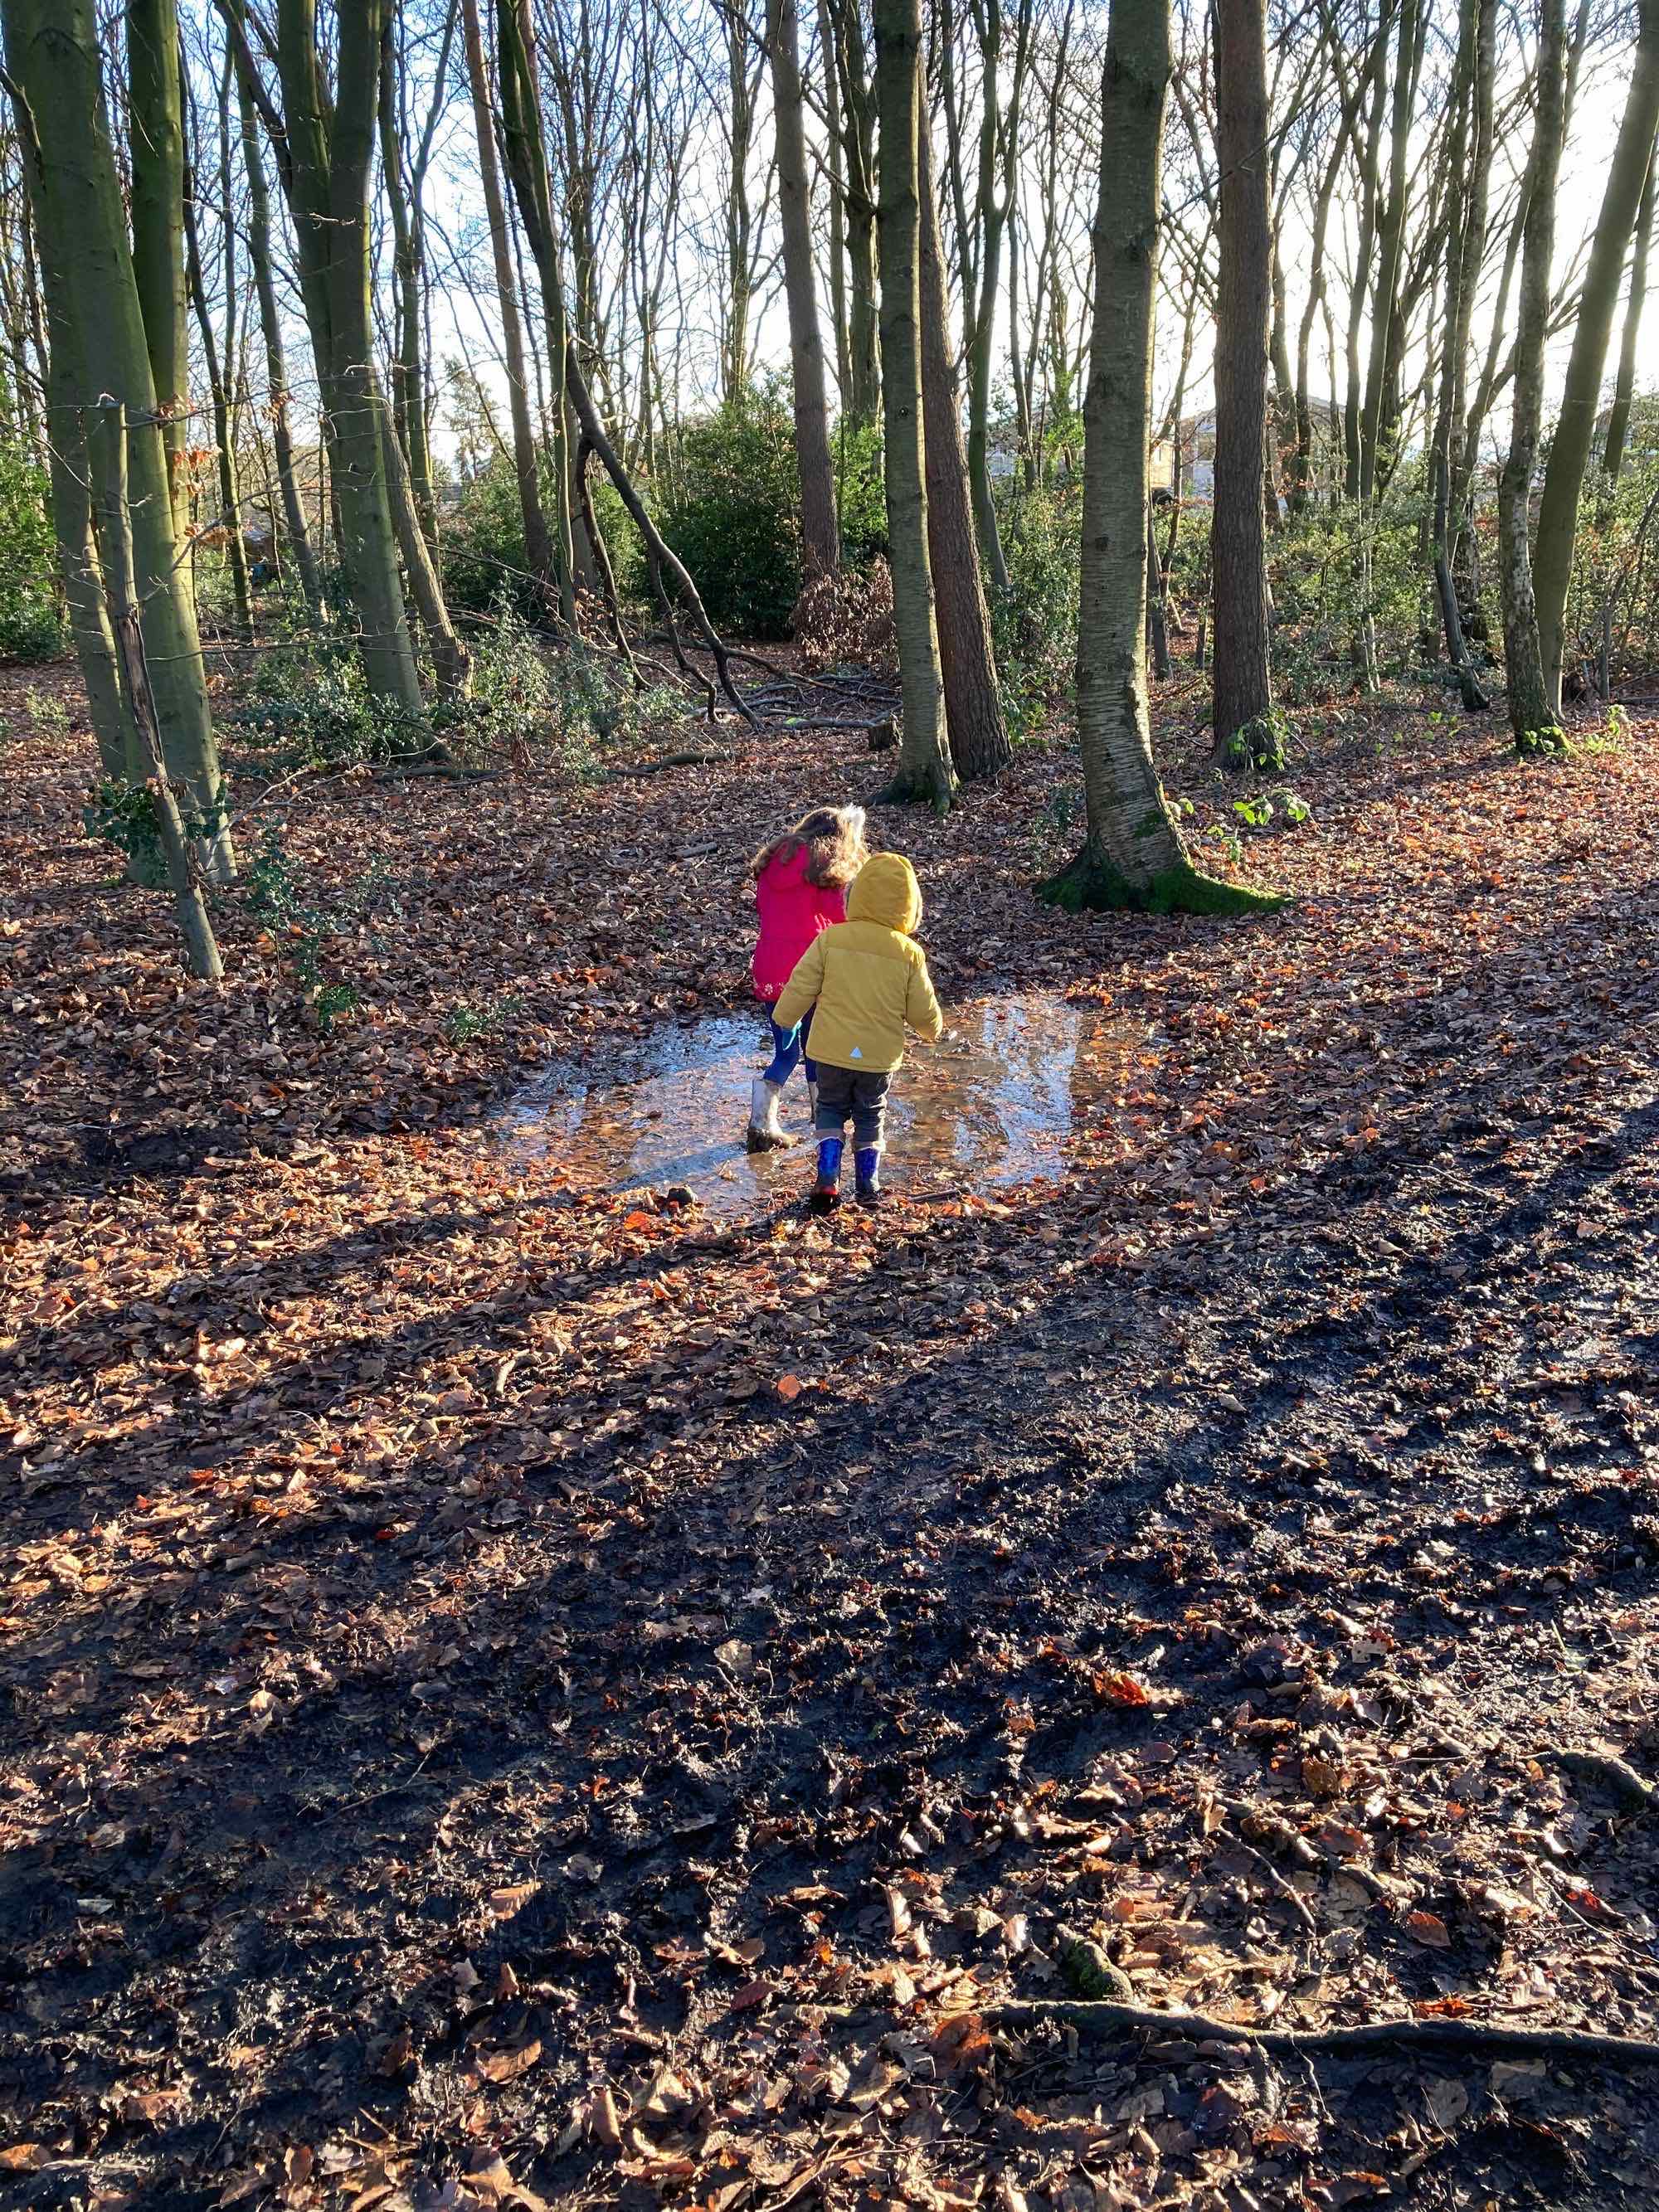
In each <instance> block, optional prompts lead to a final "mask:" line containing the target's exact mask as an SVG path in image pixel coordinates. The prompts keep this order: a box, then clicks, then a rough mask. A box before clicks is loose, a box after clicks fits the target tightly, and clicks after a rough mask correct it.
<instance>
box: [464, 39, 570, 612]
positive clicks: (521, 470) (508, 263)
mask: <svg viewBox="0 0 1659 2212" xmlns="http://www.w3.org/2000/svg"><path fill="white" fill-rule="evenodd" d="M461 9H462V26H463V30H464V33H465V45H466V70H467V81H468V82H469V84H470V85H471V91H472V125H473V131H474V133H475V135H476V136H477V142H478V173H479V175H480V177H481V178H482V179H483V196H484V212H485V214H486V216H488V218H489V248H490V252H491V254H492V255H493V257H494V259H495V300H496V305H497V307H498V308H499V310H500V313H501V356H502V359H503V361H504V362H505V363H506V367H507V406H508V409H509V411H510V414H511V417H512V422H513V476H514V477H515V479H516V481H517V483H518V487H519V511H520V514H521V515H522V516H523V518H524V544H525V558H526V562H528V564H529V567H530V568H531V570H532V574H535V575H536V576H537V577H538V578H539V579H540V580H541V582H542V584H543V586H544V587H545V586H552V588H554V589H555V590H556V588H557V586H556V581H555V576H554V567H553V542H552V539H551V538H550V536H549V534H548V528H547V516H546V514H545V513H544V510H543V507H542V491H541V483H540V481H539V479H538V474H537V464H536V438H535V433H534V431H533V430H532V428H531V422H530V386H529V382H528V380H527V379H526V375H525V367H524V337H523V334H522V332H521V331H520V325H519V287H518V283H517V280H516V278H515V277H514V275H513V243H512V238H511V234H510V233H509V231H508V228H507V207H506V204H505V203H504V201H503V200H502V197H501V171H500V169H499V167H497V165H496V161H495V125H494V123H493V121H492V119H491V114H490V104H489V76H488V73H487V71H486V70H485V66H484V52H483V38H482V36H481V35H480V33H479V27H478V0H461Z"/></svg>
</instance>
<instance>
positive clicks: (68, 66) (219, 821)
mask: <svg viewBox="0 0 1659 2212" xmlns="http://www.w3.org/2000/svg"><path fill="white" fill-rule="evenodd" d="M0 26H3V28H4V32H5V46H6V59H7V64H8V66H9V70H10V73H11V75H12V76H13V77H14V78H15V80H16V82H17V83H18V86H19V88H20V89H21V93H22V94H23V97H24V99H25V100H26V101H27V106H28V110H29V115H30V118H31V121H32V125H33V132H34V133H35V134H38V135H37V137H36V139H35V143H33V144H32V145H30V146H28V147H27V149H26V153H25V158H26V159H27V161H29V163H30V168H31V175H30V191H31V193H32V195H33V202H34V205H35V207H36V209H37V210H38V212H39V216H40V224H39V228H40V240H41V246H42V252H43V256H44V259H43V267H42V275H43V277H44V279H45V282H46V288H47V291H48V295H49V297H50V301H51V307H52V319H53V327H54V329H57V328H58V327H62V328H64V329H65V330H67V331H69V332H70V334H71V337H72V367H73V374H74V376H75V379H76V395H77V397H78V398H79V400H80V402H81V404H82V405H85V404H88V396H90V398H93V399H96V398H101V397H102V396H103V395H104V394H105V393H107V394H108V395H109V397H110V398H112V400H114V401H118V402H119V403H120V404H123V405H124V406H125V408H126V409H127V410H128V412H129V415H130V416H131V418H132V428H131V435H130V437H129V440H128V467H129V471H130V481H131V507H132V550H133V562H134V572H135V589H136V592H137V603H138V605H140V606H141V607H142V609H143V623H144V632H145V642H146V647H147V650H148V653H149V660H150V665H151V667H152V670H153V671H154V683H155V714H156V722H157V727H158V730H159V733H160V743H161V746H162V749H163V753H164V757H165V759H166V763H167V774H168V776H169V777H170V778H171V779H172V780H173V781H174V782H175V783H177V784H179V785H180V786H181V787H183V788H184V790H185V793H186V794H187V798H188V801H189V810H190V815H191V821H192V823H193V824H194V825H196V826H194V827H193V829H192V832H191V834H192V836H194V837H195V839H196V841H197V845H198V848H199V850H200V853H201V858H202V864H203V866H204V869H205V870H206V871H207V872H208V873H209V875H210V878H212V880H214V881H216V882H228V880H229V879H230V878H231V877H232V876H233V875H234V872H235V855H234V849H233V848H232V845H231V842H230V835H229V832H228V829H226V828H225V826H224V817H223V811H222V804H221V801H222V791H221V781H222V779H221V776H220V771H219V757H218V752H217V750H216V746H215V744H214V738H213V725H212V721H211V720H210V715H209V712H208V699H207V684H206V682H205V679H204V674H203V670H202V651H201V644H200V641H199V639H198V638H197V632H196V610H195V607H194V605H193V604H192V602H191V594H190V586H189V580H188V576H187V574H186V572H185V567H184V565H183V563H182V562H180V559H179V545H178V541H177V539H176V538H175V537H174V533H173V506H172V501H171V497H170V486H169V480H168V472H167V451H166V447H165V446H164V444H163V441H162V437H161V426H160V423H159V422H158V420H157V417H156V409H155V383H154V380H153V379H152V377H151V374H150V366H149V346H148V341H147V333H146V328H145V324H144V319H143V312H142V310H141V307H140V305H139V299H138V286H137V280H136V278H135V276H134V274H133V266H132V255H131V246H130V245H129V243H128V238H127V226H126V210H125V207H124V205H123V204H122V197H121V187H120V180H119V177H118V172H117V169H116V166H115V155H114V149H113V147H112V143H111V139H110V131H109V115H108V110H107V107H106V103H105V99H104V87H103V77H102V54H101V51H100V46H99V40H98V24H97V18H96V14H95V11H94V5H93V0H0ZM179 222H180V223H182V208H181V210H180V216H179ZM94 387H95V388H94Z"/></svg>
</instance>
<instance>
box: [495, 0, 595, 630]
mask: <svg viewBox="0 0 1659 2212" xmlns="http://www.w3.org/2000/svg"><path fill="white" fill-rule="evenodd" d="M495 33H496V74H497V77H498V79H499V82H500V87H501V124H502V137H503V139H504V142H505V145H506V149H507V173H508V175H509V177H510V179H511V180H512V185H513V196H514V197H515V198H516V200H517V202H518V207H519V216H520V221H521V222H523V224H524V228H525V234H526V237H527V238H528V239H529V240H530V251H531V253H532V256H533V257H534V259H535V263H536V270H537V274H538V276H539V277H540V279H541V289H542V318H543V321H544V324H545V325H546V331H547V361H548V373H549V377H550V383H551V386H552V389H551V391H550V394H549V404H548V416H547V446H548V473H549V477H550V480H551V482H552V485H553V564H554V579H555V581H556V585H557V586H558V593H559V611H560V615H561V617H562V619H563V621H564V623H565V625H566V627H567V628H568V629H572V630H574V628H575V623H576V550H575V548H576V541H575V533H574V520H573V516H572V512H571V498H570V495H571V474H570V449H569V439H568V430H567V425H566V412H565V410H566V407H567V404H568V396H567V392H566V364H567V361H568V356H569V352H570V348H569V343H568V340H569V324H568V319H567V317H566V314H565V305H564V281H563V278H562V275H561V273H560V269H559V239H558V234H557V232H556V229H555V228H554V222H553V191H552V185H551V182H550V178H549V175H548V168H547V146H546V142H545V140H544V137H543V133H542V109H541V95H540V91H539V88H538V80H537V70H536V43H535V35H534V32H533V30H532V23H531V15H530V7H529V0H498V4H497V9H496V15H495Z"/></svg>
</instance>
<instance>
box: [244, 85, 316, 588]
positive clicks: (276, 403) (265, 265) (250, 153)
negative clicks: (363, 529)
mask: <svg viewBox="0 0 1659 2212" xmlns="http://www.w3.org/2000/svg"><path fill="white" fill-rule="evenodd" d="M236 62H237V66H236V88H237V94H238V96H239V98H240V103H241V127H242V166H243V167H244V168H245V169H246V172H247V193H248V258H249V260H250V261H251V262H252V264H253V285H254V289H255V291H256V292H257V294H258V300H259V329H260V334H261V336H262V337H263V338H264V349H265V404H266V406H267V408H268V409H269V410H270V438H271V443H272V445H273V446H274V447H276V482H277V485H278V488H279V489H280V491H281V493H282V504H283V528H284V529H285V531H286V532H287V534H288V544H289V552H290V553H291V554H292V555H293V556H294V565H295V568H297V569H298V571H299V574H300V589H301V592H303V593H304V594H305V602H306V609H307V612H308V613H309V615H310V617H311V619H312V621H313V623H320V622H321V621H322V619H323V586H322V579H321V577H320V576H319V574H318V573H317V556H316V554H315V552H314V551H313V549H312V544H311V532H310V529H309V526H307V521H306V510H305V501H304V498H303V496H302V495H301V489H300V481H299V477H298V476H297V474H296V473H295V465H294V436H293V433H292V431H291V430H290V429H289V420H288V401H289V391H288V362H287V359H286V356H285V355H284V353H283V325H282V319H281V317H280V316H279V315H278V314H277V312H276V282H275V278H274V276H273V275H272V270H273V266H274V264H273V263H272V260H271V252H270V191H268V189H267V188H266V185H265V170H264V155H262V153H261V152H260V149H259V137H258V130H257V128H256V126H255V122H254V114H253V100H252V94H251V93H250V92H249V90H248V87H247V79H246V76H245V74H244V72H243V70H242V66H241V57H240V52H239V53H238V54H237V57H236ZM275 519H276V518H275V517H274V516H273V517H272V520H273V521H274V520H275Z"/></svg>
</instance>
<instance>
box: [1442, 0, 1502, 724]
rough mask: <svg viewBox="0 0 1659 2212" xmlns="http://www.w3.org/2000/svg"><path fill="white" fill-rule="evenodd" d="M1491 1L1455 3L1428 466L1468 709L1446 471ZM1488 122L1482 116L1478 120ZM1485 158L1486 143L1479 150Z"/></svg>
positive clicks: (1470, 291) (1469, 295)
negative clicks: (1442, 290) (1441, 309)
mask: <svg viewBox="0 0 1659 2212" xmlns="http://www.w3.org/2000/svg"><path fill="white" fill-rule="evenodd" d="M1495 15H1496V7H1495V0H1460V3H1459V8H1458V27H1457V58H1456V63H1455V68H1454V70H1453V76H1452V88H1451V118H1450V126H1449V127H1450V131H1451V142H1450V146H1449V152H1448V156H1447V162H1446V215H1445V224H1446V308H1445V319H1444V326H1443V331H1442V341H1441V366H1440V395H1439V399H1438V402H1437V406H1436V410H1435V425H1434V439H1433V446H1432V452H1431V465H1432V471H1433V485H1434V509H1433V516H1432V523H1433V532H1434V580H1435V588H1436V590H1437V592H1438V594H1439V599H1440V619H1441V623H1442V625H1443V629H1444V630H1445V636H1446V657H1447V659H1449V661H1450V663H1451V665H1452V666H1453V668H1454V669H1455V671H1456V674H1457V682H1458V689H1459V691H1460V693H1461V694H1462V701H1463V704H1464V706H1465V707H1466V708H1468V709H1469V710H1470V711H1471V712H1474V711H1478V710H1480V709H1481V708H1486V707H1490V706H1491V704H1492V702H1491V700H1490V699H1488V698H1487V696H1486V693H1485V691H1483V690H1482V689H1481V688H1480V682H1479V679H1478V678H1476V676H1475V672H1474V665H1473V663H1472V662H1471V661H1470V659H1469V653H1468V646H1467V645H1466V644H1465V642H1464V638H1463V621H1462V612H1461V611H1460V609H1459V607H1458V604H1457V586H1456V584H1455V581H1454V580H1453V576H1452V561H1451V556H1452V531H1453V522H1452V509H1451V468H1452V456H1451V447H1452V437H1453V434H1454V431H1455V426H1456V425H1457V424H1458V423H1460V422H1462V419H1463V410H1464V405H1465V399H1466V391H1465V387H1466V386H1467V383H1468V350H1469V328H1470V323H1471V319H1472V316H1473V312H1474V290H1475V286H1476V283H1477V282H1478V280H1479V277H1480V252H1481V247H1482V246H1484V244H1485V242H1486V240H1485V225H1484V222H1483V223H1482V227H1481V230H1480V233H1478V234H1477V232H1476V231H1475V230H1474V226H1473V222H1472V220H1471V207H1470V200H1471V197H1472V193H1471V191H1470V189H1469V187H1470V169H1471V167H1478V166H1479V164H1480V161H1481V159H1482V154H1483V149H1482V147H1481V145H1480V131H1481V124H1482V119H1483V118H1482V117H1481V114H1480V106H1479V101H1478V100H1477V99H1476V97H1475V91H1476V84H1477V79H1478V76H1479V69H1480V50H1481V46H1482V42H1483V40H1486V39H1488V38H1489V37H1490V35H1491V27H1492V20H1493V18H1494V16H1495ZM1472 106H1473V108H1474V122H1475V137H1476V143H1475V146H1474V155H1473V163H1472V164H1468V165H1466V159H1465V157H1466V154H1467V153H1468V136H1469V131H1468V126H1469V119H1470V111H1471V107H1472ZM1486 120H1487V121H1489V120H1490V118H1489V117H1488V118H1486ZM1484 151H1485V154H1486V156H1487V157H1489V156H1490V153H1491V148H1490V146H1489V145H1488V146H1487V147H1486V149H1484Z"/></svg>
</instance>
